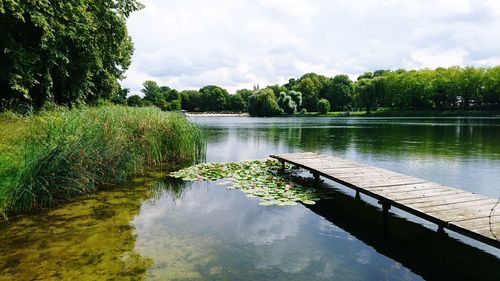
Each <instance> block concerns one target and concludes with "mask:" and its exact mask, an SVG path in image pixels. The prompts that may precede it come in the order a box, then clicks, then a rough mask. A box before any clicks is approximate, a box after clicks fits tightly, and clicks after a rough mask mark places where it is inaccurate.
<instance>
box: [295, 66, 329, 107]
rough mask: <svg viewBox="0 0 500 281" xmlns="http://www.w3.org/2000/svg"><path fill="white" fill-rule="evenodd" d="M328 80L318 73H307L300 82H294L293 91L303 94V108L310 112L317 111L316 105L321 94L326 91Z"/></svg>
mask: <svg viewBox="0 0 500 281" xmlns="http://www.w3.org/2000/svg"><path fill="white" fill-rule="evenodd" d="M327 81H328V78H326V77H325V76H323V75H318V74H316V73H306V74H304V75H302V77H300V79H299V81H298V82H296V81H291V82H293V84H294V85H293V86H292V90H295V91H299V92H301V93H302V107H305V108H306V109H307V110H309V111H315V110H316V103H317V102H318V99H319V98H320V93H321V92H323V91H324V88H325V86H326V84H327ZM289 83H290V82H289Z"/></svg>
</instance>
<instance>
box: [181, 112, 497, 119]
mask: <svg viewBox="0 0 500 281" xmlns="http://www.w3.org/2000/svg"><path fill="white" fill-rule="evenodd" d="M185 115H186V116H189V117H254V116H251V115H250V114H249V113H248V112H241V113H235V112H227V113H226V112H186V113H185ZM255 117H258V116H255ZM260 117H339V118H349V117H367V118H370V117H379V118H380V117H400V118H404V117H457V118H460V117H461V118H467V117H492V118H500V111H441V112H436V111H401V112H395V111H378V112H371V113H367V112H365V111H357V112H356V111H354V112H349V113H348V114H347V113H346V112H329V113H327V114H320V113H318V112H307V113H296V114H291V115H279V116H260Z"/></svg>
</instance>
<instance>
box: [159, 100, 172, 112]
mask: <svg viewBox="0 0 500 281" xmlns="http://www.w3.org/2000/svg"><path fill="white" fill-rule="evenodd" d="M158 107H159V108H160V109H161V110H162V111H169V110H170V103H168V102H167V101H166V100H164V99H161V100H160V101H159V102H158Z"/></svg>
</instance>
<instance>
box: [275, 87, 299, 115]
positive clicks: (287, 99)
mask: <svg viewBox="0 0 500 281" xmlns="http://www.w3.org/2000/svg"><path fill="white" fill-rule="evenodd" d="M277 102H278V105H279V106H280V107H281V109H283V111H284V112H285V113H286V114H295V113H296V112H297V104H296V103H295V101H294V100H293V99H292V97H291V96H289V95H287V94H286V93H285V92H281V93H280V96H279V98H278V101H277Z"/></svg>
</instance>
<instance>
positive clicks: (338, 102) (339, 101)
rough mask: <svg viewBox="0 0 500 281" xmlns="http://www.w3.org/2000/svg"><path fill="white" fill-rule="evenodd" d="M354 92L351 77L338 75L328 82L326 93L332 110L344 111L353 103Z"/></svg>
mask: <svg viewBox="0 0 500 281" xmlns="http://www.w3.org/2000/svg"><path fill="white" fill-rule="evenodd" d="M352 91H353V84H352V81H351V79H349V76H347V75H337V76H335V77H333V79H330V80H329V81H328V83H327V86H326V89H325V91H324V93H325V98H326V99H327V100H328V101H329V102H330V104H331V105H332V109H334V110H343V109H345V108H346V107H347V106H348V105H349V104H350V103H351V99H352Z"/></svg>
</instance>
